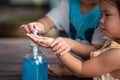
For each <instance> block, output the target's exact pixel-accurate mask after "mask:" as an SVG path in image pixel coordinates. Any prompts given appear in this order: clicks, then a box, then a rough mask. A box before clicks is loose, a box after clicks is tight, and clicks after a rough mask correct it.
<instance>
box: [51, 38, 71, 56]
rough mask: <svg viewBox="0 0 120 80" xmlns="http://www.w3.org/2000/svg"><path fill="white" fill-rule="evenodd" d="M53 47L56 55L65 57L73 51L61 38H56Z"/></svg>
mask: <svg viewBox="0 0 120 80" xmlns="http://www.w3.org/2000/svg"><path fill="white" fill-rule="evenodd" d="M50 46H51V47H52V51H53V52H54V53H55V54H59V55H63V54H65V53H67V52H69V51H70V50H71V47H70V46H69V44H68V43H67V42H66V41H65V40H64V39H63V38H61V37H59V38H56V39H55V40H54V41H52V43H51V44H50Z"/></svg>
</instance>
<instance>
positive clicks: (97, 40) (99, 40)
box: [91, 27, 106, 46]
mask: <svg viewBox="0 0 120 80" xmlns="http://www.w3.org/2000/svg"><path fill="white" fill-rule="evenodd" d="M105 37H106V36H105V34H104V33H103V32H102V31H101V29H100V27H98V28H97V29H96V30H95V32H94V34H93V37H92V42H91V43H92V44H95V45H100V46H101V45H103V44H104V42H105V40H106V38H105Z"/></svg>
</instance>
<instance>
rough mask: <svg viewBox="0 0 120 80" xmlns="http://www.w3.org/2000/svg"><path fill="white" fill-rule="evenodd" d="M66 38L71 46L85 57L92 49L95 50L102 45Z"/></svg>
mask: <svg viewBox="0 0 120 80" xmlns="http://www.w3.org/2000/svg"><path fill="white" fill-rule="evenodd" d="M64 39H65V40H66V42H68V44H69V45H70V46H71V49H72V51H73V52H75V53H76V54H77V55H80V56H83V57H89V56H90V52H91V51H95V50H97V49H99V48H100V46H97V45H89V44H84V43H80V42H77V41H75V40H72V39H69V38H64Z"/></svg>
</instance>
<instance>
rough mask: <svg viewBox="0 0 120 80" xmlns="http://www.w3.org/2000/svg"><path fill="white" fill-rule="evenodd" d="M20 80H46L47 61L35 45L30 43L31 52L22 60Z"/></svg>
mask: <svg viewBox="0 0 120 80" xmlns="http://www.w3.org/2000/svg"><path fill="white" fill-rule="evenodd" d="M22 80H48V61H47V59H46V57H45V55H44V53H43V51H42V49H41V47H40V46H38V45H36V44H35V43H31V50H30V51H29V52H28V53H27V54H26V55H25V57H24V59H23V63H22Z"/></svg>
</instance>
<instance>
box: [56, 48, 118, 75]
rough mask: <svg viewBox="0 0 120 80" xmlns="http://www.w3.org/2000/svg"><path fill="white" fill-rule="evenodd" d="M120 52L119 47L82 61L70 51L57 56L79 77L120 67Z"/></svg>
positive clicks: (111, 70) (103, 72) (98, 73)
mask: <svg viewBox="0 0 120 80" xmlns="http://www.w3.org/2000/svg"><path fill="white" fill-rule="evenodd" d="M119 53H120V50H119V49H117V50H116V49H114V50H109V51H107V52H105V53H103V54H102V55H100V56H98V57H95V58H92V59H90V60H87V61H85V62H81V61H80V60H78V59H76V58H75V57H73V56H72V55H71V54H69V53H66V54H64V55H62V56H60V55H58V54H57V57H58V58H59V59H60V60H61V61H62V63H63V64H64V65H65V66H66V67H67V68H68V69H69V70H70V71H71V72H72V73H73V74H74V75H76V76H78V77H95V76H100V75H102V74H106V73H108V72H113V71H115V70H118V69H119V68H120V63H119V60H120V58H119V57H120V55H119ZM114 57H115V58H114ZM113 59H114V60H113Z"/></svg>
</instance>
